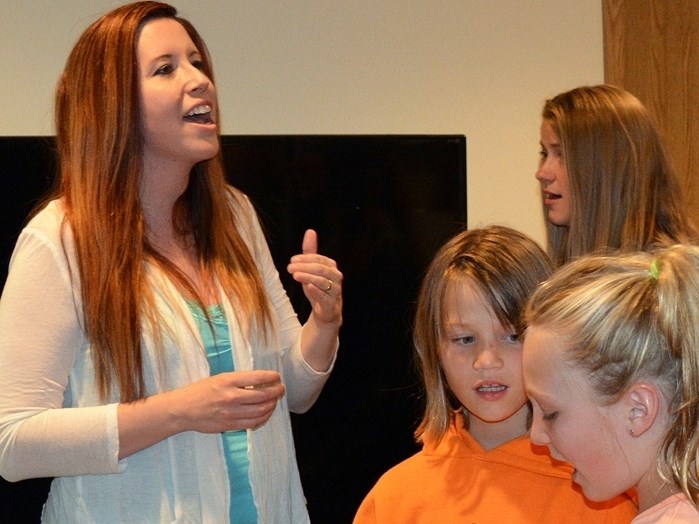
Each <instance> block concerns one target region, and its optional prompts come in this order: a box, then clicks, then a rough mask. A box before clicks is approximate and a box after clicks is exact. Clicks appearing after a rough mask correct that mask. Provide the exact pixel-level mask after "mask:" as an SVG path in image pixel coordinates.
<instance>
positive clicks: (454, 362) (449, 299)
mask: <svg viewBox="0 0 699 524" xmlns="http://www.w3.org/2000/svg"><path fill="white" fill-rule="evenodd" d="M444 306H445V313H446V325H445V326H444V340H443V341H442V344H441V364H442V369H443V371H444V375H445V377H446V380H447V383H448V385H449V388H450V390H451V391H452V393H453V394H454V395H455V396H456V397H457V398H458V399H459V402H461V404H462V405H463V406H464V407H465V408H466V410H467V411H468V413H469V430H470V432H471V434H472V435H473V436H474V438H476V440H478V441H479V442H480V440H479V434H483V435H489V436H490V437H493V436H494V435H498V436H500V437H501V438H496V440H502V441H503V442H504V441H507V440H510V439H512V438H515V437H518V436H521V435H523V434H524V433H525V432H526V419H527V416H528V414H529V408H528V404H527V398H526V396H525V394H524V386H523V384H522V344H521V342H520V341H519V338H518V337H517V334H516V332H515V331H514V329H513V328H512V327H510V326H502V325H501V324H500V321H499V320H498V318H497V317H496V316H495V313H494V312H493V311H492V309H491V307H490V305H489V304H488V303H487V302H486V300H485V298H484V297H483V296H482V295H481V293H480V292H479V291H478V290H477V289H476V287H475V286H474V285H473V283H472V281H471V279H469V278H464V279H463V280H461V281H460V282H457V283H454V284H452V285H451V286H450V289H449V290H448V292H447V295H446V302H445V304H444ZM481 444H482V442H481Z"/></svg>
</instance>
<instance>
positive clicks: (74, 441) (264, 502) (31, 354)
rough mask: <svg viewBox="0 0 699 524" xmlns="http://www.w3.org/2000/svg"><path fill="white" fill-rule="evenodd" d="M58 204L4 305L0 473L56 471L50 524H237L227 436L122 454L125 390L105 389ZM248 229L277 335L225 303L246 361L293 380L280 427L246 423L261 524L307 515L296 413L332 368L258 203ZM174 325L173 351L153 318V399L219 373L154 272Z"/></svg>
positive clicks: (43, 221)
mask: <svg viewBox="0 0 699 524" xmlns="http://www.w3.org/2000/svg"><path fill="white" fill-rule="evenodd" d="M64 217H65V215H64V212H63V210H62V205H61V202H60V201H54V202H52V203H50V204H49V205H48V206H47V207H46V208H45V209H44V210H42V211H41V212H40V213H39V214H38V215H37V216H36V217H34V219H32V221H31V222H30V223H29V224H28V225H27V227H26V228H25V229H24V230H23V232H22V233H21V236H20V238H19V240H18V242H17V245H16V248H15V251H14V253H13V256H12V261H11V265H10V271H9V275H8V279H7V282H6V285H5V288H4V291H3V295H2V299H1V300H0V475H2V476H3V477H5V478H6V479H8V480H11V481H14V480H20V479H24V478H30V477H56V479H55V480H54V482H53V484H52V486H51V493H50V495H49V499H48V501H47V504H46V506H45V508H44V520H45V521H46V522H66V523H67V522H80V523H88V522H100V523H112V522H113V523H123V522H129V523H135V522H149V523H151V522H153V523H155V522H163V523H164V522H192V523H194V522H197V523H215V524H220V523H222V522H226V521H227V519H228V504H229V486H228V480H227V479H228V477H227V473H226V463H225V459H224V457H223V448H222V444H221V437H220V435H218V434H203V433H197V432H193V431H189V432H185V433H180V434H178V435H175V436H172V437H170V438H168V439H166V440H164V441H162V442H160V443H158V444H156V445H154V446H152V447H150V448H147V449H145V450H143V451H141V452H138V453H136V454H134V455H132V456H130V457H128V458H127V459H123V460H121V461H119V460H118V458H117V456H118V449H119V441H118V440H119V434H118V428H117V397H114V398H113V399H112V402H111V403H107V404H105V403H104V402H101V401H100V400H99V398H98V395H97V386H96V381H95V374H94V367H93V362H92V354H91V348H90V344H89V343H88V341H87V340H86V338H85V335H84V332H83V329H82V327H81V322H82V321H81V318H82V305H81V296H80V290H79V282H78V275H79V273H78V270H77V265H76V260H75V250H74V244H73V239H72V235H71V233H70V228H69V227H66V225H65V224H64ZM238 218H239V226H240V228H241V230H242V232H243V235H244V237H245V238H246V241H247V243H248V246H249V248H250V250H251V252H252V254H253V256H254V258H255V260H256V262H257V265H258V268H259V270H260V273H261V275H262V278H263V280H264V284H265V287H266V289H267V292H268V294H269V297H270V302H271V304H272V309H273V311H274V314H275V324H276V325H275V328H276V329H275V332H274V333H273V336H272V337H270V340H271V341H272V343H270V344H269V345H267V346H265V345H263V344H261V343H260V342H259V341H250V340H245V339H243V338H242V337H241V329H240V327H239V323H238V321H237V319H236V315H235V313H234V308H233V306H232V305H231V304H230V303H229V302H228V301H225V302H224V304H223V306H224V310H225V312H226V317H227V320H228V323H229V328H230V334H231V341H232V345H233V348H234V355H235V362H236V368H237V369H239V370H248V369H273V370H278V371H280V373H281V374H282V376H283V380H284V383H285V385H286V388H287V393H286V395H285V397H284V398H283V399H282V400H281V401H280V402H279V403H278V405H277V408H276V410H275V411H274V414H273V415H272V417H271V418H270V419H269V421H268V422H267V423H266V424H265V425H264V426H262V427H260V428H259V429H257V430H254V431H251V430H249V431H248V442H249V457H250V479H251V484H252V489H253V494H254V499H255V503H256V505H257V508H258V515H259V522H261V523H275V524H281V523H285V522H288V523H294V524H297V523H301V522H307V521H308V513H307V511H306V507H305V499H304V496H303V492H302V489H301V483H300V479H299V474H298V468H297V464H296V458H295V452H294V444H293V437H292V433H291V425H290V419H289V410H291V411H294V412H303V411H306V410H307V409H309V408H310V407H311V406H312V405H313V403H314V402H315V400H316V399H317V397H318V395H319V393H320V391H321V389H322V387H323V385H324V384H325V381H326V380H327V377H328V373H329V370H328V371H327V372H325V373H318V372H316V371H314V370H313V369H311V367H310V366H309V365H308V364H307V363H306V362H305V361H304V359H303V357H302V355H301V350H300V346H299V340H300V333H301V329H302V328H301V326H300V324H299V322H298V319H297V316H296V314H295V313H294V311H293V309H292V307H291V304H290V302H289V300H288V297H287V295H286V293H285V292H284V289H283V288H282V285H281V283H280V280H279V275H278V273H277V270H276V269H275V267H274V264H273V262H272V258H271V256H270V253H269V249H268V247H267V244H266V242H265V239H264V235H263V234H262V231H261V229H260V226H259V223H258V221H257V217H256V215H255V213H254V210H253V208H252V206H251V205H250V203H249V202H248V201H247V200H245V207H244V208H243V209H241V210H239V211H238ZM149 282H150V284H151V285H152V287H153V289H154V290H155V295H156V301H157V307H158V312H159V314H160V315H161V316H162V317H163V319H165V325H164V326H162V328H163V329H162V330H161V332H162V333H163V335H164V346H165V348H164V349H165V351H164V355H158V354H157V352H156V351H155V350H154V342H153V341H154V339H153V336H152V332H151V331H150V330H149V329H148V327H147V326H146V324H145V323H144V337H143V338H144V370H145V377H146V384H147V389H148V391H149V393H156V392H160V391H167V390H170V389H174V388H178V387H181V386H184V385H186V384H190V383H191V382H193V381H196V380H198V379H201V378H204V377H207V376H208V375H209V368H208V363H207V360H206V355H205V354H204V352H203V349H202V341H201V339H200V336H199V333H198V330H197V328H196V325H195V323H194V321H193V320H192V318H191V316H190V315H189V314H188V313H187V307H186V304H185V303H184V301H183V299H182V298H181V296H180V295H179V294H178V292H177V290H176V289H175V288H174V287H173V286H172V284H171V282H170V281H169V280H168V279H167V278H165V277H164V276H163V275H162V274H161V273H160V272H159V271H157V270H156V269H153V268H150V269H149Z"/></svg>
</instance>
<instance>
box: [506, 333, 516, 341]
mask: <svg viewBox="0 0 699 524" xmlns="http://www.w3.org/2000/svg"><path fill="white" fill-rule="evenodd" d="M505 340H507V341H508V342H512V343H517V342H519V333H508V334H507V335H505Z"/></svg>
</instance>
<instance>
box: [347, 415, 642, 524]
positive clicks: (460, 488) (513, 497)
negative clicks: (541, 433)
mask: <svg viewBox="0 0 699 524" xmlns="http://www.w3.org/2000/svg"><path fill="white" fill-rule="evenodd" d="M457 418H458V417H457ZM461 425H462V424H461V423H460V422H459V423H458V426H459V427H457V423H456V422H455V423H452V425H451V426H450V428H449V431H448V432H447V434H446V435H445V436H444V438H443V439H442V441H441V442H440V443H439V444H438V445H437V446H435V445H433V444H432V443H430V442H426V443H425V445H424V447H423V449H422V450H421V451H420V452H418V453H416V454H415V455H413V456H412V457H410V458H408V459H407V460H405V461H403V462H401V463H400V464H398V465H397V466H394V467H393V468H391V469H390V470H389V471H387V472H386V473H384V474H383V475H382V477H381V478H380V479H379V480H378V482H377V483H376V485H375V486H374V487H373V488H372V490H371V491H370V492H369V494H368V495H367V496H366V498H365V499H364V501H363V502H362V504H361V506H360V507H359V510H358V511H357V514H356V515H355V518H354V524H369V523H371V524H374V523H380V524H390V523H396V524H407V523H430V524H432V523H435V524H442V523H449V524H453V523H459V522H463V523H467V524H493V523H496V522H497V523H506V524H510V523H512V524H527V523H531V524H547V523H552V524H553V523H555V524H561V523H565V524H579V523H589V524H612V523H618V524H629V523H630V522H631V520H632V519H633V518H634V516H635V515H636V514H637V513H638V508H637V506H636V504H635V502H634V501H633V500H632V499H631V498H630V497H629V496H626V495H624V496H619V497H617V498H616V499H614V500H612V501H609V502H605V503H593V502H590V501H588V500H586V499H585V498H584V497H583V495H582V493H581V492H580V490H579V488H578V487H577V486H575V487H574V484H573V481H572V480H571V472H572V468H571V467H570V466H567V465H553V464H552V462H551V458H550V457H549V455H548V453H547V452H546V451H545V449H543V448H539V447H534V446H532V444H531V441H530V440H529V438H528V437H526V436H525V437H520V438H517V439H514V440H511V441H510V442H507V443H505V444H503V445H501V446H499V447H497V448H495V449H492V450H489V451H485V450H483V448H481V446H480V445H479V444H478V442H476V441H475V440H474V439H473V437H471V435H470V434H469V433H468V431H466V430H465V429H463V428H462V427H460V426H461Z"/></svg>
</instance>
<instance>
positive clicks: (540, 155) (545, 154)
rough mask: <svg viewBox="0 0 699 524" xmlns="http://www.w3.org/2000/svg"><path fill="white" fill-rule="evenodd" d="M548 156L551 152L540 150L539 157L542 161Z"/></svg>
mask: <svg viewBox="0 0 699 524" xmlns="http://www.w3.org/2000/svg"><path fill="white" fill-rule="evenodd" d="M548 156H549V154H548V153H547V152H546V151H544V150H543V149H542V150H541V151H539V159H540V160H541V161H542V162H543V161H544V160H546V158H547V157H548Z"/></svg>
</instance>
